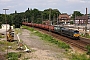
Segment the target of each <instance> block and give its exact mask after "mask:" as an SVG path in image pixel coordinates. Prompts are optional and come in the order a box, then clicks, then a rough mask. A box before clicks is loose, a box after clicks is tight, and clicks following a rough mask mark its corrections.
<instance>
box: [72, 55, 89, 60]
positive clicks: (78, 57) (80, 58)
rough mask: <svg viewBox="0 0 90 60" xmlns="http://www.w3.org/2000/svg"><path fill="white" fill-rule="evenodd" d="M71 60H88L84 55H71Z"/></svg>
mask: <svg viewBox="0 0 90 60" xmlns="http://www.w3.org/2000/svg"><path fill="white" fill-rule="evenodd" d="M71 60H90V58H88V57H87V55H86V54H72V58H71Z"/></svg>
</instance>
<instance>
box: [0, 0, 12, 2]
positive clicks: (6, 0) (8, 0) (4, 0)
mask: <svg viewBox="0 0 90 60" xmlns="http://www.w3.org/2000/svg"><path fill="white" fill-rule="evenodd" d="M10 1H11V0H0V2H10Z"/></svg>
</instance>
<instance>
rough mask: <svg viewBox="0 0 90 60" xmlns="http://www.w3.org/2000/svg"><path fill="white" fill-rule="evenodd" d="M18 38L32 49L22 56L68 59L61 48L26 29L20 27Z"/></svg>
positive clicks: (42, 59) (32, 59) (30, 58)
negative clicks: (20, 32) (20, 31)
mask: <svg viewBox="0 0 90 60" xmlns="http://www.w3.org/2000/svg"><path fill="white" fill-rule="evenodd" d="M20 39H21V40H22V41H23V43H25V44H26V45H27V46H28V47H29V48H31V49H32V50H33V51H32V52H31V53H26V54H25V56H24V58H29V60H68V59H67V58H65V55H64V54H63V53H64V50H63V49H60V48H58V47H57V46H55V45H53V44H51V43H49V42H46V41H44V40H41V39H40V37H38V36H35V35H33V34H32V32H30V31H28V30H26V29H22V34H21V35H20Z"/></svg>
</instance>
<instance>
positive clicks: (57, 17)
mask: <svg viewBox="0 0 90 60" xmlns="http://www.w3.org/2000/svg"><path fill="white" fill-rule="evenodd" d="M56 19H57V25H58V22H59V21H58V13H57V17H56Z"/></svg>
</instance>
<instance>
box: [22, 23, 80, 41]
mask: <svg viewBox="0 0 90 60" xmlns="http://www.w3.org/2000/svg"><path fill="white" fill-rule="evenodd" d="M22 24H23V25H26V26H31V27H37V28H41V29H45V30H48V31H52V32H55V33H58V34H60V35H63V36H66V37H69V38H72V39H77V40H79V39H80V34H79V31H78V30H72V29H68V28H64V27H62V26H51V25H44V24H36V23H26V22H23V23H22Z"/></svg>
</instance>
